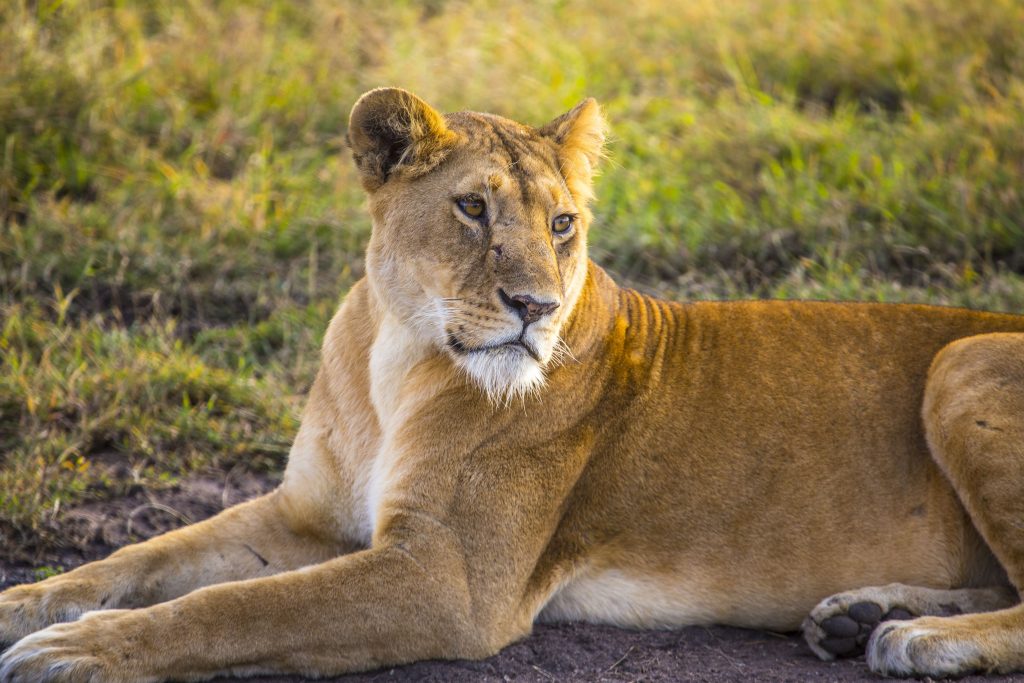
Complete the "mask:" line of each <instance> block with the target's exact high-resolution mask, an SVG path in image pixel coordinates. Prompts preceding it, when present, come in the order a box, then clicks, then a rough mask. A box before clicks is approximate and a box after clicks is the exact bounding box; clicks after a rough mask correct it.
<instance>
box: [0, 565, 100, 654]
mask: <svg viewBox="0 0 1024 683" xmlns="http://www.w3.org/2000/svg"><path fill="white" fill-rule="evenodd" d="M108 599H109V598H108V596H106V595H104V594H103V591H102V588H101V587H100V586H99V584H98V583H97V582H95V581H91V580H86V579H81V578H77V577H75V576H74V575H67V576H55V577H53V578H51V579H47V580H46V581H42V582H40V583H34V584H28V585H24V586H14V587H13V588H9V589H8V590H6V591H4V592H3V593H0V650H2V649H3V648H4V647H5V646H7V645H10V644H12V643H15V642H17V641H19V640H21V639H22V638H24V637H25V636H27V635H29V634H30V633H35V632H36V631H38V630H40V629H43V628H46V627H47V626H50V625H51V624H56V623H60V622H64V621H73V620H75V619H77V618H78V617H80V616H81V615H82V614H83V613H85V612H87V611H89V610H94V609H100V608H102V607H103V606H104V605H105V604H106V602H107V600H108Z"/></svg>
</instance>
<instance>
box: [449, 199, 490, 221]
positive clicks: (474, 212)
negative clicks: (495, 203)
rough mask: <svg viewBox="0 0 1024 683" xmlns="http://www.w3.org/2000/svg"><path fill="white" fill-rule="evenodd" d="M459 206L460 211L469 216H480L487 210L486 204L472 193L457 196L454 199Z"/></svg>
mask: <svg viewBox="0 0 1024 683" xmlns="http://www.w3.org/2000/svg"><path fill="white" fill-rule="evenodd" d="M456 203H457V204H458V205H459V208H460V209H462V213H464V214H466V215H467V216H469V217H470V218H480V217H481V216H483V215H484V211H486V210H487V205H486V204H484V200H483V199H480V197H477V196H476V195H474V194H471V195H468V196H466V197H459V198H458V199H457V200H456Z"/></svg>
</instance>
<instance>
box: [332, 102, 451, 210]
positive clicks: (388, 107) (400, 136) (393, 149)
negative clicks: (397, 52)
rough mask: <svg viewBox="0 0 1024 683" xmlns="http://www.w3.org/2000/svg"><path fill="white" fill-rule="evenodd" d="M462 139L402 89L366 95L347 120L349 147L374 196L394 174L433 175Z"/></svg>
mask: <svg viewBox="0 0 1024 683" xmlns="http://www.w3.org/2000/svg"><path fill="white" fill-rule="evenodd" d="M458 139H459V136H458V134H457V133H455V132H453V131H451V130H449V129H448V127H447V126H445V122H444V118H443V117H442V116H441V114H440V113H438V112H437V111H436V110H435V109H434V108H433V107H431V106H430V105H429V104H427V103H426V102H424V101H423V100H421V99H420V98H418V97H416V96H415V95H413V94H412V93H411V92H407V91H405V90H402V89H400V88H377V89H376V90H371V91H370V92H368V93H366V94H364V95H363V96H362V97H360V98H359V100H358V101H357V102H356V103H355V106H354V107H352V113H351V114H350V115H349V119H348V144H349V147H351V148H352V157H353V159H355V162H356V166H357V167H358V168H359V172H360V175H361V176H362V181H363V187H365V188H366V189H367V190H369V191H372V190H376V189H377V188H378V187H380V186H381V185H383V184H384V183H386V182H387V181H388V179H389V178H390V177H392V176H393V175H395V174H402V175H405V176H408V177H415V176H418V175H421V174H423V173H425V172H427V171H429V170H430V169H431V168H433V167H434V166H436V165H437V164H439V163H440V162H441V161H442V160H443V159H444V157H445V156H446V155H447V154H448V152H449V151H450V150H451V148H452V147H453V146H454V145H455V143H456V142H457V141H458Z"/></svg>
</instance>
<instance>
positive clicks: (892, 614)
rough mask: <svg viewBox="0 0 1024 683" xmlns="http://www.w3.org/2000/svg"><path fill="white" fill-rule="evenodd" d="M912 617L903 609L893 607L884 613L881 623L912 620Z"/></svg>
mask: <svg viewBox="0 0 1024 683" xmlns="http://www.w3.org/2000/svg"><path fill="white" fill-rule="evenodd" d="M913 618H914V615H913V614H911V613H910V612H908V611H907V610H905V609H903V608H902V607H893V608H892V609H891V610H889V611H888V612H886V613H885V616H884V617H882V621H892V620H894V619H899V620H905V619H913Z"/></svg>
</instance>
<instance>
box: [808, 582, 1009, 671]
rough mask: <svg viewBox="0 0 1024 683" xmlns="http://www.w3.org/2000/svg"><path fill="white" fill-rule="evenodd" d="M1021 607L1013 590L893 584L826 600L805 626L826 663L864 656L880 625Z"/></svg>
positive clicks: (810, 639)
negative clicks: (942, 588) (927, 617)
mask: <svg viewBox="0 0 1024 683" xmlns="http://www.w3.org/2000/svg"><path fill="white" fill-rule="evenodd" d="M1016 602H1017V597H1016V595H1015V594H1014V592H1013V591H1012V590H1010V589H1008V588H962V589H959V590H937V589H933V588H922V587H919V586H906V585H904V584H901V583H893V584H889V585H887V586H872V587H869V588H860V589H858V590H853V591H847V592H845V593H839V594H837V595H833V596H831V597H828V598H826V599H824V600H822V601H821V602H820V603H818V605H817V606H816V607H815V608H814V609H813V610H811V613H810V615H808V617H807V619H805V620H804V623H803V632H804V638H805V639H806V640H807V644H808V645H809V646H810V647H811V650H813V651H814V653H815V654H816V655H818V656H819V657H821V658H822V659H824V660H832V659H835V658H836V657H855V656H857V655H860V654H862V653H863V652H864V648H865V647H866V646H867V643H868V639H869V638H870V637H871V634H872V633H873V632H874V631H875V629H876V628H877V627H878V626H879V625H880V624H883V623H886V622H889V621H893V620H901V621H905V620H908V619H914V618H916V617H923V616H948V615H955V614H969V613H973V612H990V611H992V610H997V609H1002V608H1004V607H1009V606H1011V605H1014V604H1016ZM915 623H916V622H915Z"/></svg>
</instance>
